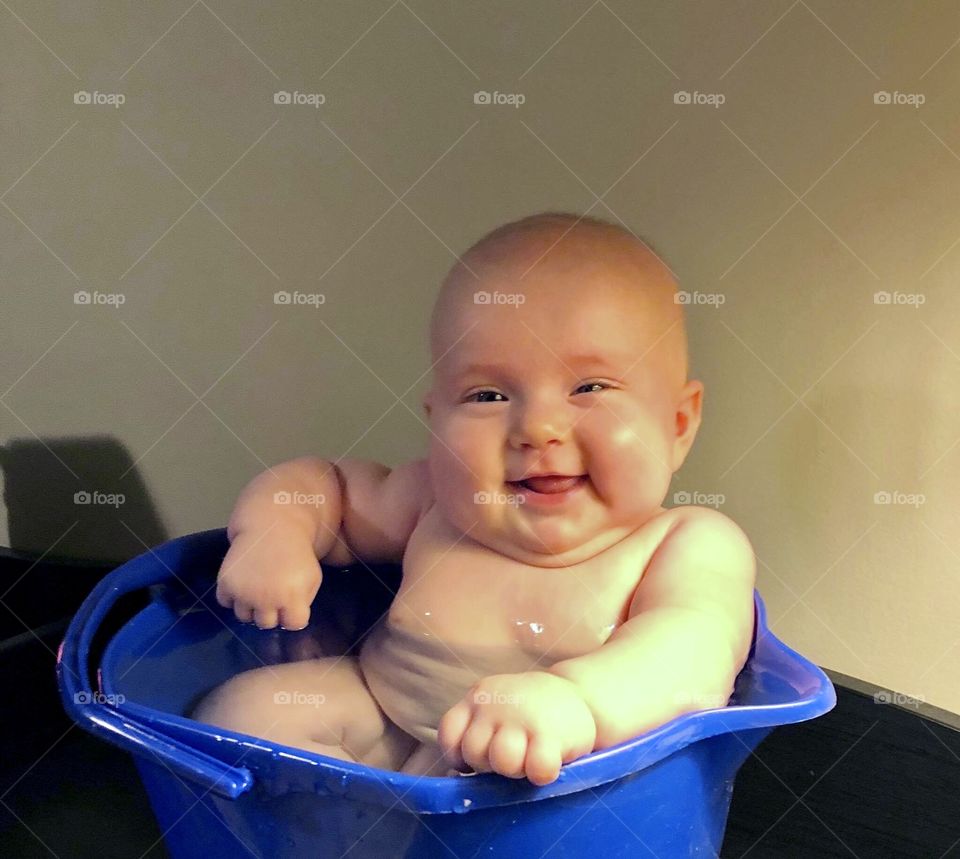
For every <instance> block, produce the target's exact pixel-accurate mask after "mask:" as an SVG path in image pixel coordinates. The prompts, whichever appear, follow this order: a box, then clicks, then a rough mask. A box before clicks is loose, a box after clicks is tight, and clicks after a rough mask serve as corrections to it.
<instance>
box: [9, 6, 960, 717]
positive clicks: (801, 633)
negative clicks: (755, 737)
mask: <svg viewBox="0 0 960 859" xmlns="http://www.w3.org/2000/svg"><path fill="white" fill-rule="evenodd" d="M181 5H186V4H181ZM650 5H651V4H635V3H627V2H623V0H605V2H600V3H596V4H592V5H591V3H590V2H587V0H583V2H577V3H573V2H526V3H522V4H521V3H506V2H501V3H493V4H476V3H469V4H468V3H443V2H435V0H431V2H426V1H425V0H408V2H401V3H399V4H391V3H388V2H379V3H373V2H367V3H345V2H341V3H319V4H293V3H289V2H288V3H274V4H267V5H264V4H254V3H240V4H227V5H224V4H220V3H217V4H213V3H211V4H205V3H202V2H201V3H199V4H197V5H194V6H192V7H189V8H188V11H187V12H186V13H185V14H182V9H180V8H174V7H170V6H166V5H164V4H146V5H145V6H144V7H142V8H139V7H138V8H137V9H132V8H128V7H127V6H121V5H119V4H117V5H116V6H115V8H109V7H108V6H107V5H105V4H92V3H89V4H61V6H60V7H59V9H57V8H54V7H43V8H41V7H39V6H37V5H35V4H28V3H23V2H18V3H11V4H10V5H9V6H8V7H6V8H5V9H4V10H2V11H0V15H2V16H3V18H4V24H3V27H2V29H0V40H2V41H0V64H2V75H3V80H4V88H3V100H4V103H3V109H2V110H0V139H2V141H3V154H2V158H0V171H2V175H0V192H3V191H5V192H6V193H5V194H4V195H3V198H2V202H3V206H4V207H3V208H0V247H2V259H3V311H2V315H0V320H2V322H0V324H2V328H3V330H2V335H3V336H2V356H3V357H2V364H0V366H2V373H3V376H2V379H0V391H2V392H5V393H3V394H2V397H3V399H2V401H0V402H2V406H3V407H0V440H2V444H3V449H2V465H3V473H4V481H5V494H4V497H5V504H6V511H7V514H8V516H5V517H3V520H6V519H7V518H9V529H8V531H7V532H6V533H0V542H3V543H6V544H8V545H10V544H12V545H13V546H14V547H15V548H18V549H22V550H24V551H35V552H48V553H51V554H54V555H74V556H76V555H80V556H85V557H101V558H103V557H107V558H119V557H125V556H129V555H130V554H133V553H136V552H139V551H142V549H143V546H144V545H145V544H153V543H155V542H157V541H159V540H161V539H164V538H165V537H167V536H172V535H176V534H181V533H185V532H189V531H196V530H200V529H204V528H210V527H217V526H219V525H222V524H223V523H224V521H225V519H226V517H227V516H228V514H229V511H230V509H231V506H232V503H233V501H234V499H235V497H236V495H237V492H238V491H239V490H240V488H241V487H242V485H243V484H244V483H245V482H246V481H247V480H248V479H249V478H250V477H252V476H253V475H254V474H255V473H257V472H258V471H260V470H261V469H263V468H264V467H265V465H267V464H272V463H276V462H278V461H282V460H284V459H288V458H291V457H294V456H298V455H302V454H306V453H316V454H321V455H325V456H329V457H336V456H341V455H344V454H347V453H348V452H349V455H352V456H364V457H370V458H376V459H380V460H382V461H384V462H387V463H389V464H395V463H397V462H399V461H401V460H403V459H406V458H409V457H413V456H417V455H420V454H422V453H423V452H424V451H425V449H426V445H425V440H426V429H425V428H424V426H423V425H422V423H421V422H420V420H419V418H420V415H421V413H420V407H419V398H420V396H421V394H422V393H423V391H424V390H425V387H426V384H427V378H426V377H425V376H424V373H425V372H426V370H427V368H428V352H427V343H426V339H425V334H426V323H427V315H428V312H429V308H430V304H431V301H432V297H433V294H434V291H435V289H436V286H437V283H438V280H439V278H440V277H441V276H442V274H443V272H444V271H445V270H446V269H447V267H448V266H449V265H450V264H451V262H452V261H453V258H454V254H455V253H456V252H458V251H460V250H462V249H463V248H465V247H466V245H467V244H468V243H469V242H471V241H472V240H474V239H475V238H477V237H478V236H479V235H480V234H481V233H482V232H483V231H485V230H487V229H489V228H491V227H492V226H494V225H495V224H497V223H500V222H503V221H505V220H508V219H511V218H514V217H517V216H520V215H522V214H526V213H529V212H533V211H537V210H541V209H547V208H550V209H557V208H559V209H571V210H577V211H581V212H584V211H587V210H590V211H592V213H594V214H597V215H600V216H603V217H608V218H615V219H621V220H622V221H623V222H624V223H626V224H628V225H629V226H630V227H632V228H633V229H635V230H637V231H639V232H641V233H642V234H644V235H646V236H647V237H648V238H649V239H650V240H651V241H652V242H653V243H654V244H655V245H656V246H657V248H658V249H659V250H660V251H661V252H662V253H663V254H664V256H665V257H666V259H667V260H668V261H669V262H670V264H671V265H672V266H673V268H674V269H675V271H676V272H677V274H678V276H679V278H680V280H681V283H682V285H683V287H684V289H686V290H688V291H689V292H691V293H697V294H699V295H700V296H708V295H719V296H722V299H723V302H724V303H723V304H722V305H720V306H716V305H713V304H696V305H691V307H690V313H689V320H690V335H691V345H692V353H693V364H694V369H695V372H696V374H697V375H699V377H700V378H702V379H703V380H704V382H705V384H706V389H707V395H706V401H705V402H706V405H705V412H706V417H705V423H704V426H703V428H702V431H701V436H700V438H699V439H698V441H697V444H696V446H695V448H694V451H693V453H692V454H691V457H690V459H689V460H688V464H687V465H686V466H685V467H684V469H683V471H682V472H681V473H680V474H678V475H677V477H676V480H675V489H676V490H677V491H688V492H699V493H704V494H705V495H711V494H712V495H722V496H723V503H722V507H721V509H722V510H724V512H726V513H727V514H728V515H730V516H732V517H733V518H734V519H736V520H737V521H738V522H740V523H741V524H742V526H743V527H744V528H745V530H746V531H747V532H748V533H749V535H750V536H751V538H752V540H753V542H754V545H755V547H756V551H757V555H758V558H759V561H760V573H759V588H760V590H761V593H762V594H763V596H764V598H765V600H766V602H767V606H768V610H769V615H770V619H771V622H772V626H773V628H774V630H775V631H776V632H777V633H778V634H779V635H780V636H781V637H782V638H784V639H785V640H786V641H787V642H789V643H790V644H791V645H793V646H794V647H795V648H797V649H798V650H800V651H801V652H803V653H805V654H806V655H808V656H810V657H811V658H812V659H814V660H815V661H817V662H819V663H820V664H822V665H824V666H826V667H828V668H831V669H835V670H837V671H840V672H843V673H845V674H849V675H853V676H856V677H859V678H863V679H864V680H867V681H870V682H872V683H875V684H879V685H881V686H884V687H886V688H890V689H894V690H899V691H901V692H905V693H908V694H912V695H915V696H918V697H922V698H924V699H925V700H926V701H927V702H928V703H930V704H934V705H937V706H940V707H943V708H946V709H949V710H951V711H953V712H960V685H958V684H957V682H956V676H957V671H956V669H957V662H958V656H960V648H958V647H956V646H954V645H955V641H956V633H955V629H956V615H957V606H958V600H960V574H958V569H960V564H958V560H960V557H958V556H960V539H958V533H960V529H958V521H957V503H956V501H957V498H956V491H955V487H956V486H957V485H958V471H960V445H957V439H958V436H960V427H958V422H957V420H956V415H957V414H958V405H960V404H958V392H960V384H958V382H960V336H958V330H960V329H958V324H957V323H958V321H960V295H958V292H957V290H956V289H955V286H954V284H955V282H956V279H957V275H958V269H960V247H958V246H957V242H958V238H960V210H958V207H957V204H956V201H957V199H958V195H957V188H958V187H960V111H958V108H957V105H958V96H960V88H958V83H957V82H958V80H960V74H958V73H960V47H955V48H953V49H951V46H952V45H953V44H954V39H955V31H956V26H955V16H954V15H953V12H952V11H951V10H950V8H949V5H948V4H932V3H931V4H919V3H918V4H898V3H892V2H884V3H870V4H867V3H838V2H833V3H817V4H792V5H791V4H790V3H788V2H778V3H759V2H756V3H750V4H745V5H744V8H743V9H742V10H741V11H737V12H734V11H732V10H731V9H730V8H729V4H724V3H719V2H716V3H702V2H696V3H694V2H682V3H670V4H662V5H661V6H660V7H659V8H658V9H656V10H654V9H651V8H650ZM281 90H283V91H290V92H293V91H299V92H302V93H303V92H306V93H323V94H324V95H325V97H326V102H325V103H324V104H323V105H322V106H320V107H319V108H314V107H311V106H309V105H295V104H290V105H282V104H281V105H278V104H275V103H274V93H275V92H277V91H281ZM479 90H487V91H499V92H501V93H520V94H522V95H523V96H524V97H525V103H524V104H523V105H522V106H521V107H519V108H515V107H511V106H507V105H477V104H474V98H473V94H474V92H476V91H479ZM881 90H884V91H890V92H893V91H898V92H901V93H920V94H922V95H923V96H924V98H925V103H924V104H923V105H922V106H920V107H919V108H917V107H913V106H911V105H909V104H890V105H884V104H875V103H874V93H875V92H877V91H881ZM78 91H88V92H94V91H96V92H98V93H101V94H103V93H108V94H113V93H120V94H122V95H123V96H125V102H124V104H123V105H122V106H120V107H114V106H111V105H106V104H103V105H98V104H75V103H74V93H75V92H78ZM678 91H689V92H694V91H698V92H701V93H720V94H722V95H723V97H724V98H725V102H724V103H723V104H722V105H721V106H720V107H713V106H710V105H708V104H687V105H685V104H675V103H674V93H676V92H678ZM601 196H602V197H603V199H602V201H600V199H599V198H600V197H601ZM398 197H401V198H402V199H401V200H400V201H399V202H398V201H397V198H398ZM198 198H199V199H198ZM952 287H953V288H952ZM278 290H286V291H288V292H293V291H294V290H298V291H300V292H302V293H311V294H316V293H320V294H323V296H324V297H325V303H324V304H323V305H322V307H320V308H312V307H303V306H301V307H292V306H278V305H275V304H274V303H273V296H274V293H275V292H276V291H278ZM77 291H86V292H90V293H92V292H94V291H97V292H98V293H100V294H101V295H118V294H119V295H121V296H122V297H123V299H124V303H123V304H122V305H121V306H119V307H116V306H112V305H108V304H107V305H77V304H75V303H74V293H75V292H77ZM878 291H886V292H890V293H893V292H895V291H896V292H900V293H904V294H912V295H920V296H921V297H922V299H923V300H924V302H925V303H924V304H923V305H922V306H921V307H919V308H918V307H916V306H911V305H908V304H900V305H878V304H875V303H874V294H875V293H876V292H878ZM198 397H199V398H201V399H197V398H198ZM93 490H99V491H101V492H122V493H124V495H125V496H126V500H125V502H124V504H123V505H122V507H121V508H120V509H119V511H114V510H113V509H110V508H107V507H104V506H99V507H96V506H82V505H77V504H75V503H74V501H73V494H74V492H76V491H93ZM878 491H889V492H894V491H897V492H901V493H905V494H913V495H916V494H922V495H923V496H924V497H925V500H924V502H923V503H922V504H920V505H919V506H910V505H908V504H902V503H901V504H890V505H881V504H877V503H875V501H874V495H875V493H877V492H878ZM3 524H4V525H5V524H6V523H5V521H4V522H3Z"/></svg>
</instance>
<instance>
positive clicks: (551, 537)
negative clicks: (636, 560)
mask: <svg viewBox="0 0 960 859" xmlns="http://www.w3.org/2000/svg"><path fill="white" fill-rule="evenodd" d="M632 530H633V529H632V528H623V527H621V528H613V527H610V528H603V529H599V530H598V529H588V528H584V529H580V528H572V529H571V530H570V531H568V532H566V533H560V534H557V533H552V534H550V533H539V534H538V533H537V532H536V531H535V530H528V531H525V530H522V529H517V528H510V529H505V530H501V529H499V528H495V527H491V526H486V527H475V528H473V529H472V530H471V531H470V536H471V538H473V539H474V540H475V541H476V542H477V543H479V544H480V545H481V546H483V547H484V548H486V549H488V550H489V551H491V552H496V553H497V554H498V555H503V556H504V557H507V558H510V559H512V560H514V561H518V562H519V563H522V564H528V565H529V566H532V567H569V566H572V565H573V564H580V563H583V562H584V561H588V560H590V558H592V557H594V556H596V555H599V554H600V553H601V552H604V551H606V550H607V549H609V548H610V547H611V546H613V545H614V544H616V543H618V542H620V540H622V539H623V538H624V537H625V536H627V534H629V533H630V532H631V531H632Z"/></svg>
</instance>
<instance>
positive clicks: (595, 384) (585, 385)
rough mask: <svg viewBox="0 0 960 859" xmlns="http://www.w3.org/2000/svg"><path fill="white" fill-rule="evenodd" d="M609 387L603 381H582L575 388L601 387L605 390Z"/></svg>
mask: <svg viewBox="0 0 960 859" xmlns="http://www.w3.org/2000/svg"><path fill="white" fill-rule="evenodd" d="M609 387H611V386H610V385H608V384H606V383H605V382H584V383H583V384H582V385H581V386H580V387H579V388H577V391H580V390H583V388H601V389H604V390H605V389H607V388H609ZM574 393H576V392H574Z"/></svg>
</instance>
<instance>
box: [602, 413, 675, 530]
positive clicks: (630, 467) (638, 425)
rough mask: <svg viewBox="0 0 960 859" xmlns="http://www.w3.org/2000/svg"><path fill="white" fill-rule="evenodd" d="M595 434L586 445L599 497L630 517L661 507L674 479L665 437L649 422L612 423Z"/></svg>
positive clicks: (613, 421) (612, 421) (614, 421)
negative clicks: (633, 514) (672, 478)
mask: <svg viewBox="0 0 960 859" xmlns="http://www.w3.org/2000/svg"><path fill="white" fill-rule="evenodd" d="M611 418H612V416H611ZM593 429H594V428H591V430H593ZM595 431H596V436H595V437H594V438H593V439H590V440H588V441H587V444H588V450H589V451H590V462H589V466H590V470H591V478H592V479H593V482H594V486H595V487H596V490H597V492H598V493H599V495H600V497H601V498H602V499H604V500H605V501H607V503H608V504H610V505H611V506H613V507H616V508H619V509H620V510H621V511H622V512H623V513H625V514H627V515H629V514H630V513H631V512H636V513H640V512H646V511H649V510H650V509H651V508H656V507H658V506H659V505H660V502H661V501H662V500H663V498H664V495H665V494H666V492H667V489H668V488H669V486H670V478H671V476H672V473H671V471H670V466H669V462H668V460H667V455H668V451H667V450H666V449H665V447H664V443H663V437H662V434H661V433H658V432H656V431H655V428H654V427H653V426H652V422H651V421H649V420H633V421H630V422H627V421H623V422H620V421H617V420H615V419H612V420H611V422H610V423H608V424H607V425H606V426H604V427H597V428H595Z"/></svg>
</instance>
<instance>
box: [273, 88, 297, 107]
mask: <svg viewBox="0 0 960 859" xmlns="http://www.w3.org/2000/svg"><path fill="white" fill-rule="evenodd" d="M291 99H292V96H291V95H290V93H288V92H287V91H286V90H279V91H278V92H275V93H274V94H273V103H274V104H290V101H291Z"/></svg>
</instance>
